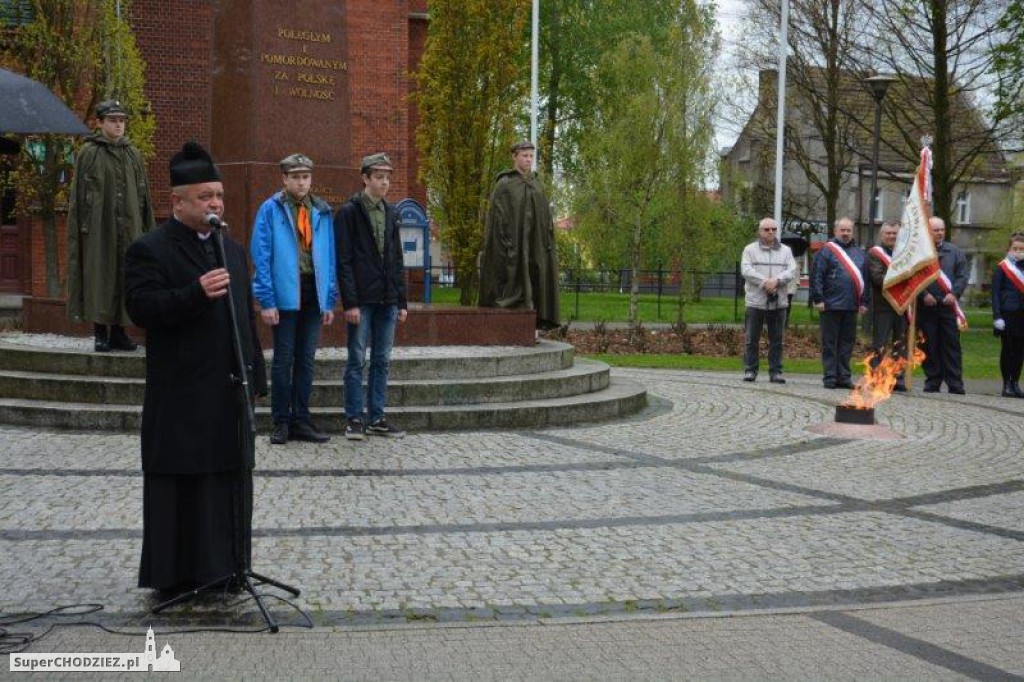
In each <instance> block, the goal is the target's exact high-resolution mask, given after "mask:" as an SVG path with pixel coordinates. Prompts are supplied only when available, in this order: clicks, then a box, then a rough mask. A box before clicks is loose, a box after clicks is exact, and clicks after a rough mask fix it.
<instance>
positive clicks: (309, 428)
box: [289, 422, 331, 443]
mask: <svg viewBox="0 0 1024 682" xmlns="http://www.w3.org/2000/svg"><path fill="white" fill-rule="evenodd" d="M289 435H290V437H291V439H292V440H303V441H306V442H307V443H326V442H327V441H329V440H330V439H331V437H330V436H328V435H327V434H326V433H321V432H320V431H318V430H317V428H316V427H315V426H313V425H312V424H310V423H309V422H296V423H294V424H292V426H291V430H290V434H289Z"/></svg>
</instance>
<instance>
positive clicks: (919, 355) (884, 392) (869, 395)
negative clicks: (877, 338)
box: [843, 335, 925, 410]
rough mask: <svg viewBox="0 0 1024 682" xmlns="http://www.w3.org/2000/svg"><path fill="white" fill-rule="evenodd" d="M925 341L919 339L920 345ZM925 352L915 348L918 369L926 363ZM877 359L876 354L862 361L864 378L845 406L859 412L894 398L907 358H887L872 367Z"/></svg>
mask: <svg viewBox="0 0 1024 682" xmlns="http://www.w3.org/2000/svg"><path fill="white" fill-rule="evenodd" d="M923 341H924V336H923V335H921V336H919V337H918V342H919V344H920V343H921V342H923ZM924 358H925V355H924V351H923V350H921V347H920V345H918V344H915V347H914V366H915V367H918V366H920V365H921V363H922V362H923V361H924ZM874 359H875V354H874V353H869V354H868V356H867V357H865V358H864V359H863V360H861V362H860V365H861V366H862V367H863V368H864V376H863V377H861V379H860V381H858V382H857V385H856V386H854V387H853V390H852V391H850V397H849V398H847V399H846V402H844V403H843V404H844V405H845V406H847V407H853V408H856V409H859V410H867V409H871V408H873V407H874V406H875V405H877V404H878V403H880V402H883V401H885V400H888V399H889V398H890V397H891V396H892V392H893V390H894V389H895V388H896V383H897V381H898V380H899V378H900V377H901V376H902V375H903V373H904V372H905V371H906V369H907V359H906V358H894V357H891V356H886V357H884V358H882V361H881V362H879V363H878V364H877V365H876V366H874V367H872V366H871V365H872V362H873V361H874Z"/></svg>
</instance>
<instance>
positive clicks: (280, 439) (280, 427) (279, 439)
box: [270, 422, 288, 445]
mask: <svg viewBox="0 0 1024 682" xmlns="http://www.w3.org/2000/svg"><path fill="white" fill-rule="evenodd" d="M270 442H271V444H272V445H284V444H285V443H287V442H288V422H281V423H280V424H274V432H273V433H272V434H270Z"/></svg>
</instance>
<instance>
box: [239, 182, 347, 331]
mask: <svg viewBox="0 0 1024 682" xmlns="http://www.w3.org/2000/svg"><path fill="white" fill-rule="evenodd" d="M311 222H312V224H313V272H314V275H315V277H316V294H317V298H319V299H320V312H324V313H325V312H327V311H328V310H333V309H334V306H335V304H336V303H337V302H338V284H337V276H336V269H335V252H334V222H333V216H332V214H331V207H330V205H329V204H328V203H327V202H325V201H324V200H322V199H319V198H317V197H313V215H312V216H311ZM249 250H250V253H251V254H252V264H253V268H254V270H255V272H254V274H253V278H252V293H253V296H254V297H255V298H256V300H257V301H259V304H260V307H261V308H263V309H264V310H265V309H267V308H277V309H278V310H299V309H300V308H301V304H300V301H299V291H300V286H299V239H298V236H297V233H296V231H295V225H294V219H293V217H292V210H291V206H290V205H289V202H288V200H287V199H286V198H285V196H284V191H283V190H282V191H280V192H278V193H277V194H275V195H274V196H272V197H270V198H269V199H267V200H266V201H264V202H263V205H262V206H260V210H259V211H257V213H256V222H255V223H254V224H253V228H252V241H251V242H250V245H249Z"/></svg>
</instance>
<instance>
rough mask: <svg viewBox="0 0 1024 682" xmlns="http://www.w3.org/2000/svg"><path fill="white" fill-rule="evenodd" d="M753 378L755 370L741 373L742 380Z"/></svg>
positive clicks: (755, 376) (755, 375) (755, 377)
mask: <svg viewBox="0 0 1024 682" xmlns="http://www.w3.org/2000/svg"><path fill="white" fill-rule="evenodd" d="M755 379H757V372H744V373H743V380H744V381H754V380H755Z"/></svg>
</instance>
